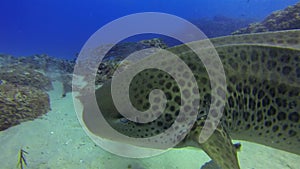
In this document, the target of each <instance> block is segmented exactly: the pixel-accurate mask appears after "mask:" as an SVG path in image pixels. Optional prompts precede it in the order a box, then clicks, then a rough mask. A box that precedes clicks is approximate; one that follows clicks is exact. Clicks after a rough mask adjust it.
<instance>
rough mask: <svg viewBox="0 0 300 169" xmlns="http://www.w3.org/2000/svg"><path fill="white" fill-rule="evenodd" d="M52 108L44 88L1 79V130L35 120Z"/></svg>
mask: <svg viewBox="0 0 300 169" xmlns="http://www.w3.org/2000/svg"><path fill="white" fill-rule="evenodd" d="M49 110H50V103H49V96H48V94H47V93H45V92H43V91H42V90H39V89H36V88H34V87H30V86H20V85H16V84H11V83H9V82H7V81H5V80H1V84H0V112H1V113H0V131H1V130H5V129H7V128H9V127H11V126H15V125H17V124H19V123H21V122H23V121H28V120H33V119H35V118H37V117H38V116H40V115H42V114H45V113H47V112H48V111H49Z"/></svg>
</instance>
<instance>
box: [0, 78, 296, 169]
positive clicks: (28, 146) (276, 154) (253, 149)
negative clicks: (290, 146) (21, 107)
mask: <svg viewBox="0 0 300 169" xmlns="http://www.w3.org/2000/svg"><path fill="white" fill-rule="evenodd" d="M54 86H55V88H54V90H52V91H50V92H49V95H50V100H51V109H52V110H51V111H50V112H49V113H47V114H46V115H44V116H42V117H41V118H39V119H36V120H34V121H29V122H24V123H22V124H20V125H18V126H15V127H12V128H9V129H8V130H5V131H2V132H0V152H1V153H0V168H1V169H15V168H17V161H18V151H19V150H20V148H23V149H24V150H25V151H27V152H28V153H29V154H27V155H26V160H27V163H28V165H27V167H25V168H28V169H58V168H59V169H128V168H131V169H200V167H201V166H202V165H203V164H204V163H205V162H208V161H209V160H210V159H209V157H208V156H207V155H206V154H205V153H204V152H203V151H202V150H198V149H193V148H184V149H172V150H170V151H167V152H166V153H163V154H161V155H158V156H155V157H151V158H145V159H129V158H124V157H119V156H116V155H113V154H111V153H108V152H106V151H104V150H102V149H101V148H100V147H98V146H96V145H95V144H94V142H93V141H92V140H91V139H90V138H89V137H88V136H87V135H86V133H85V132H84V130H83V129H82V127H81V126H80V124H79V122H78V120H77V117H76V113H75V110H74V106H73V100H72V94H71V93H68V94H67V96H66V97H65V98H61V93H62V88H61V84H60V83H59V82H55V83H54ZM235 142H237V141H235ZM241 143H242V150H241V152H239V153H238V157H239V161H240V166H241V168H242V169H265V168H272V169H298V168H299V166H300V156H298V155H295V154H291V153H287V152H284V151H280V150H276V149H273V148H269V147H266V146H262V145H258V144H254V143H249V142H244V141H243V142H241Z"/></svg>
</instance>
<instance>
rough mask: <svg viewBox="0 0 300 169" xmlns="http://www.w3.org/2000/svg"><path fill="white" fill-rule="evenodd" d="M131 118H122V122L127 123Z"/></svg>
mask: <svg viewBox="0 0 300 169" xmlns="http://www.w3.org/2000/svg"><path fill="white" fill-rule="evenodd" d="M128 121H129V120H128V119H126V118H120V122H122V123H127V122H128Z"/></svg>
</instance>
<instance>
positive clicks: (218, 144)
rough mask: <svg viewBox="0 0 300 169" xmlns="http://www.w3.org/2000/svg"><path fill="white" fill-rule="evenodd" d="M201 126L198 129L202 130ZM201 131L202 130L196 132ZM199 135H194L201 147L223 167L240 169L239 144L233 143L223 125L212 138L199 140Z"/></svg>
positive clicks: (224, 168)
mask: <svg viewBox="0 0 300 169" xmlns="http://www.w3.org/2000/svg"><path fill="white" fill-rule="evenodd" d="M201 128H202V127H200V126H199V129H200V130H198V131H201ZM196 133H200V132H196ZM199 135H200V134H195V135H194V136H193V137H194V139H195V141H197V142H198V143H199V144H200V147H201V148H202V149H203V150H204V151H205V152H206V154H207V155H208V156H209V157H210V158H211V159H212V160H213V161H214V162H215V163H216V164H217V165H219V167H220V168H221V169H239V168H240V167H239V163H238V159H237V150H238V148H239V146H237V145H234V144H232V142H231V138H230V136H229V135H228V134H227V133H226V131H225V130H224V129H223V127H222V126H221V125H219V126H218V128H217V129H216V130H215V131H214V133H213V134H212V135H211V136H210V138H209V139H208V140H207V141H206V142H204V143H200V142H199Z"/></svg>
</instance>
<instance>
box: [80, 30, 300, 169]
mask: <svg viewBox="0 0 300 169" xmlns="http://www.w3.org/2000/svg"><path fill="white" fill-rule="evenodd" d="M210 42H211V43H212V44H213V45H214V48H215V49H216V51H217V53H218V55H219V57H220V59H221V62H222V64H223V67H224V71H225V75H226V89H225V90H223V91H222V92H219V93H218V94H219V95H222V96H223V95H224V93H225V95H226V96H225V98H226V99H225V106H224V107H222V108H223V115H222V117H221V121H220V123H219V124H218V125H217V127H216V130H215V131H214V132H213V134H212V135H211V136H210V137H209V138H208V139H207V140H206V141H205V142H201V141H200V137H199V135H200V133H201V131H202V129H203V126H204V124H205V120H206V119H207V117H208V111H209V105H210V104H211V103H212V102H214V101H215V100H217V99H216V98H215V99H212V95H211V90H212V87H211V84H210V80H209V75H208V73H207V71H206V69H205V66H204V64H203V63H202V62H201V60H200V59H199V58H198V57H197V56H195V53H194V52H193V51H192V50H191V49H189V48H188V47H187V46H186V45H179V46H175V47H172V48H169V49H168V51H170V52H172V53H174V54H176V55H178V56H179V57H180V59H181V60H183V61H184V62H185V63H186V65H188V67H189V68H190V70H191V71H192V73H193V75H194V78H195V79H196V84H197V86H198V89H196V90H197V91H195V88H194V87H195V86H193V84H192V83H189V82H190V81H191V79H190V77H188V76H186V75H185V72H184V71H182V72H180V71H179V72H178V73H179V77H180V78H181V79H180V80H181V82H182V83H184V86H185V87H186V88H187V89H190V90H188V91H189V92H187V94H183V96H182V93H181V92H180V89H179V87H178V84H177V81H176V80H175V79H173V78H172V77H171V76H170V75H169V74H168V73H166V72H164V71H162V70H158V69H146V70H144V71H142V72H139V74H137V75H136V76H135V77H134V78H133V80H132V81H131V83H130V86H129V98H130V101H131V103H132V105H133V106H134V107H135V108H136V109H138V110H141V111H146V110H148V109H151V110H150V111H155V109H154V108H155V106H150V104H149V93H150V92H151V91H152V90H154V89H160V90H162V91H163V92H164V93H165V96H166V99H167V103H166V107H165V110H164V112H163V114H161V115H160V116H159V117H158V118H157V119H155V120H153V121H151V122H148V123H137V122H133V121H131V120H126V119H125V118H124V116H122V115H121V114H120V113H119V111H118V109H117V108H116V107H115V105H114V102H113V98H112V96H111V84H112V83H111V81H107V82H106V83H105V84H104V85H103V86H102V87H100V88H99V89H97V90H96V91H95V95H96V97H97V101H98V106H99V109H101V112H102V113H103V116H104V117H105V119H106V121H107V122H108V123H109V124H110V125H111V126H112V127H113V128H114V129H116V130H117V131H118V132H120V133H122V134H124V135H127V136H129V137H137V138H147V137H151V136H155V135H157V134H159V133H161V132H163V131H165V130H166V129H167V128H169V127H170V126H171V125H172V123H174V121H175V119H176V118H177V116H178V112H179V107H180V106H181V104H182V101H185V100H187V99H188V98H189V97H192V96H193V94H194V92H197V93H199V96H200V99H199V100H198V103H199V108H198V110H197V113H198V114H197V119H196V121H195V123H194V124H193V125H192V127H191V129H190V131H189V132H188V134H187V135H186V136H185V137H184V138H183V139H181V141H180V143H179V144H178V145H177V146H176V147H188V146H192V147H196V148H199V149H202V150H204V151H205V152H206V154H208V156H209V157H210V158H211V159H212V160H213V161H214V162H215V163H216V164H217V165H218V166H219V167H220V168H222V169H239V168H240V166H239V162H238V158H237V152H238V149H239V145H237V144H233V143H232V139H234V140H246V141H249V142H254V143H258V144H262V145H266V146H269V147H273V148H276V149H280V150H283V151H287V152H290V153H295V154H298V155H300V114H299V113H300V30H288V31H277V32H267V33H256V34H247V35H231V36H225V37H219V38H214V39H210ZM202 43H203V40H200V41H196V42H191V44H192V45H194V46H196V47H197V46H201V44H202ZM157 55H159V54H157ZM145 59H147V58H145ZM166 61H170V60H168V59H166ZM116 78H118V77H116ZM180 80H179V81H180ZM216 85H217V86H218V84H216ZM117 90H120V91H121V90H123V88H119V89H117ZM181 97H182V100H180V98H181ZM85 109H86V107H84V109H83V117H82V118H83V121H87V120H86V118H87V115H85ZM184 110H185V109H184ZM187 112H188V108H187ZM186 115H187V116H188V115H189V114H186ZM96 130H97V129H95V130H94V131H92V132H93V133H97V131H96ZM175 130H178V132H179V131H180V127H177V128H175Z"/></svg>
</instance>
